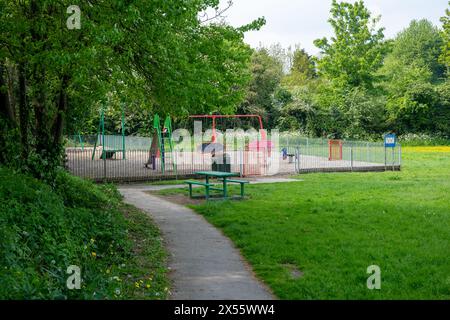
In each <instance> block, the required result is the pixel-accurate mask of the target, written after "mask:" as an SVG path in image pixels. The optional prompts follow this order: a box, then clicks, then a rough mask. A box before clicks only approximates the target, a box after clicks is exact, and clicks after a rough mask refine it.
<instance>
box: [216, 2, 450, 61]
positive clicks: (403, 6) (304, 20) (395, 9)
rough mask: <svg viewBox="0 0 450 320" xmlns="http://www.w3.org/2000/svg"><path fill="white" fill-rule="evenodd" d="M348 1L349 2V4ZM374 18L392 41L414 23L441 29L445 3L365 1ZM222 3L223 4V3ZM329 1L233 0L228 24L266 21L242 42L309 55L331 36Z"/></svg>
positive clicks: (228, 14)
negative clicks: (295, 49)
mask: <svg viewBox="0 0 450 320" xmlns="http://www.w3.org/2000/svg"><path fill="white" fill-rule="evenodd" d="M349 1H351V0H349ZM365 2H366V5H367V7H368V8H369V10H370V11H371V12H372V13H373V14H374V15H381V16H382V18H381V21H380V26H382V27H385V28H386V31H385V35H386V36H387V37H389V38H391V37H394V36H395V35H396V34H397V33H398V32H399V31H401V30H402V29H404V28H406V27H407V26H408V25H409V22H410V21H411V20H413V19H422V18H425V19H429V20H430V21H432V22H433V23H435V24H436V25H440V22H439V18H440V17H441V16H443V15H444V13H445V9H446V8H448V0H366V1H365ZM224 3H225V1H224ZM330 6H331V0H234V5H233V7H232V8H231V9H230V10H229V11H228V12H227V21H228V22H229V23H231V24H232V25H234V26H241V25H244V24H247V23H249V22H251V21H253V20H255V19H256V18H258V17H262V16H264V17H266V20H267V24H266V25H265V26H264V27H263V28H262V29H261V30H260V31H258V32H249V33H248V34H247V35H246V37H245V40H246V42H247V43H249V44H250V45H252V46H253V47H257V46H259V44H260V43H262V44H264V45H266V46H268V45H270V44H273V43H278V42H279V43H281V44H282V45H283V46H284V47H288V46H292V47H294V46H295V44H298V43H300V44H301V45H302V46H303V47H305V48H306V50H307V51H309V52H310V53H311V54H317V52H318V49H317V48H316V47H315V46H314V44H313V41H314V40H315V39H318V38H322V37H325V36H326V37H328V36H330V35H331V34H332V30H331V27H330V26H329V24H328V22H327V20H328V18H329V10H330Z"/></svg>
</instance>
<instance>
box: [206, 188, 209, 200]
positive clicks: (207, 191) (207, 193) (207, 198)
mask: <svg viewBox="0 0 450 320" xmlns="http://www.w3.org/2000/svg"><path fill="white" fill-rule="evenodd" d="M206 200H209V186H206Z"/></svg>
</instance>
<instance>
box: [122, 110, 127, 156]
mask: <svg viewBox="0 0 450 320" xmlns="http://www.w3.org/2000/svg"><path fill="white" fill-rule="evenodd" d="M122 156H123V160H126V150H125V107H124V105H123V104H122Z"/></svg>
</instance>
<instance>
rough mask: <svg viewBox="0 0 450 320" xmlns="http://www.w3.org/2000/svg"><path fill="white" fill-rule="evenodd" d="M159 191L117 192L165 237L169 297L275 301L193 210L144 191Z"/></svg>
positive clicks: (228, 243)
mask: <svg viewBox="0 0 450 320" xmlns="http://www.w3.org/2000/svg"><path fill="white" fill-rule="evenodd" d="M169 187H170V186H169ZM171 187H172V188H174V186H171ZM161 188H168V186H164V187H161ZM157 189H158V187H156V186H146V187H145V186H123V187H121V188H119V190H120V192H121V193H122V195H123V196H124V198H125V199H124V200H125V202H126V203H129V204H132V205H134V206H135V207H137V208H139V209H141V210H144V211H145V212H147V213H148V214H149V215H150V216H151V217H152V218H153V220H154V221H155V222H156V224H157V225H158V226H159V228H160V230H161V232H162V234H163V237H164V242H165V244H166V248H167V250H168V251H169V254H170V256H169V267H170V268H171V273H170V278H171V280H172V296H171V299H175V300H271V299H274V296H273V295H272V294H271V293H270V291H269V290H268V289H267V288H266V287H265V286H264V285H263V284H262V283H261V282H259V281H258V280H257V279H256V278H255V277H254V275H253V273H252V271H251V268H250V267H249V266H248V264H247V263H246V262H245V261H244V260H243V258H242V257H241V255H240V253H239V251H238V250H237V249H236V248H235V247H234V246H233V244H232V242H231V241H230V240H229V239H228V238H227V237H225V236H224V235H223V234H222V233H221V232H220V231H218V230H217V229H216V228H214V227H213V226H212V225H210V224H209V223H208V222H207V221H206V220H205V219H204V218H203V217H202V216H200V215H198V214H197V213H195V212H194V211H192V210H191V209H188V208H186V207H184V206H181V205H177V204H173V203H171V202H168V201H165V200H163V199H161V198H159V197H156V196H153V195H149V194H148V193H145V191H149V190H157Z"/></svg>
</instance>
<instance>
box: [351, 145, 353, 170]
mask: <svg viewBox="0 0 450 320" xmlns="http://www.w3.org/2000/svg"><path fill="white" fill-rule="evenodd" d="M350 167H351V170H352V172H353V142H350Z"/></svg>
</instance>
